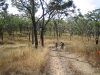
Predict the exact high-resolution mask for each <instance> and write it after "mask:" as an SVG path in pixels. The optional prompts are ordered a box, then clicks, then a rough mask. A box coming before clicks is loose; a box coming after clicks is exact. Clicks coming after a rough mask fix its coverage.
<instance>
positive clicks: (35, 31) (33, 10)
mask: <svg viewBox="0 0 100 75" xmlns="http://www.w3.org/2000/svg"><path fill="white" fill-rule="evenodd" d="M31 17H32V23H33V26H32V40H33V37H35V48H38V38H37V26H36V22H35V0H32V14H31ZM33 33H34V36H33ZM32 44H33V41H32Z"/></svg>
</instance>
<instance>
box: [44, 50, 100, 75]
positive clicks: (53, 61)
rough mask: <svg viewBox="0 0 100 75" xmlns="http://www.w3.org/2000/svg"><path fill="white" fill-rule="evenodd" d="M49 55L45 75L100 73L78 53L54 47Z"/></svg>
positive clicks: (92, 74)
mask: <svg viewBox="0 0 100 75" xmlns="http://www.w3.org/2000/svg"><path fill="white" fill-rule="evenodd" d="M49 56H50V57H49V60H48V63H47V66H46V68H45V71H44V73H43V75H100V70H99V69H97V68H93V67H92V66H91V65H90V64H89V63H88V61H86V60H85V59H84V58H83V57H81V56H80V55H78V54H75V53H69V52H66V51H64V50H61V49H60V48H58V49H56V48H52V49H50V52H49Z"/></svg>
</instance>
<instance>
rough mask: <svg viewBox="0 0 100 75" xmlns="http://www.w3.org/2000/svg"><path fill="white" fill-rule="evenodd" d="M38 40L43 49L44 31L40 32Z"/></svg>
mask: <svg viewBox="0 0 100 75" xmlns="http://www.w3.org/2000/svg"><path fill="white" fill-rule="evenodd" d="M40 39H41V44H42V46H43V47H44V29H42V30H41V35H40Z"/></svg>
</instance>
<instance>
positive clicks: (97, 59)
mask: <svg viewBox="0 0 100 75" xmlns="http://www.w3.org/2000/svg"><path fill="white" fill-rule="evenodd" d="M61 40H62V41H64V42H65V45H66V46H65V50H66V51H69V52H72V53H78V54H81V55H83V56H84V57H85V58H86V59H87V60H88V61H89V63H90V64H91V65H92V66H99V67H100V55H99V56H98V52H97V50H100V43H99V44H98V46H97V45H96V44H95V38H92V39H91V40H90V41H88V40H87V39H86V38H85V37H84V39H83V40H82V39H81V38H78V37H77V36H74V37H73V39H72V40H68V39H67V40H66V39H61Z"/></svg>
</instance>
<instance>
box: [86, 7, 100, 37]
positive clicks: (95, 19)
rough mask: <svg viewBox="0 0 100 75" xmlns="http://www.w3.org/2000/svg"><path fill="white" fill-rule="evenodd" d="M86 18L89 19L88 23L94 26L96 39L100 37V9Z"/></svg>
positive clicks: (91, 12)
mask: <svg viewBox="0 0 100 75" xmlns="http://www.w3.org/2000/svg"><path fill="white" fill-rule="evenodd" d="M85 17H86V18H87V20H88V22H89V23H91V24H94V25H95V27H94V31H95V34H96V37H99V35H100V34H99V33H100V9H95V10H93V11H90V12H88V13H87V14H86V15H85Z"/></svg>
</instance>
